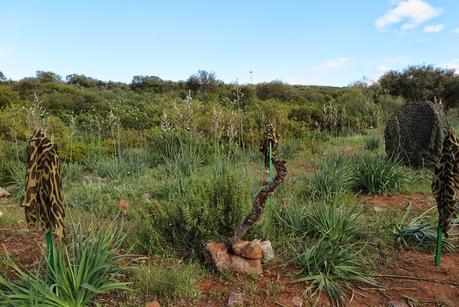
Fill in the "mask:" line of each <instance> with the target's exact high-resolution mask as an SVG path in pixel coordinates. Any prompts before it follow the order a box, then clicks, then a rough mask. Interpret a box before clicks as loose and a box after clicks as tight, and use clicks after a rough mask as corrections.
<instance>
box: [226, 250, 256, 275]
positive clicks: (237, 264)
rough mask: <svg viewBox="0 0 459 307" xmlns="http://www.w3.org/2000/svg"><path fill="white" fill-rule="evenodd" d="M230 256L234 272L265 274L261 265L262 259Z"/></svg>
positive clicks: (231, 269)
mask: <svg viewBox="0 0 459 307" xmlns="http://www.w3.org/2000/svg"><path fill="white" fill-rule="evenodd" d="M229 256H230V261H231V263H230V265H229V270H230V271H233V272H238V273H243V274H249V275H250V274H256V275H261V274H263V268H262V267H261V260H260V259H246V258H243V257H240V256H237V255H229Z"/></svg>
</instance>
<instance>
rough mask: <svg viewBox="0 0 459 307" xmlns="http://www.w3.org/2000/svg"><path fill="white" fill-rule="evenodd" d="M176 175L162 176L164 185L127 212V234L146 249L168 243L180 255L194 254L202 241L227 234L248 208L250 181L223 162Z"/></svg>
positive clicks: (218, 239)
mask: <svg viewBox="0 0 459 307" xmlns="http://www.w3.org/2000/svg"><path fill="white" fill-rule="evenodd" d="M178 175H179V176H178V177H175V175H173V176H172V177H166V178H164V180H165V182H164V186H162V187H159V189H157V190H156V191H153V196H154V197H155V198H156V199H157V200H155V201H151V202H150V203H149V204H148V205H146V208H145V210H144V209H140V212H133V213H132V214H133V218H134V220H135V226H134V228H135V229H134V231H135V235H134V236H135V237H133V238H132V239H133V240H136V241H137V244H138V247H139V248H140V249H141V250H143V251H145V252H149V253H151V252H165V251H166V250H167V249H169V248H172V249H173V250H174V251H175V252H178V253H180V254H181V255H184V256H200V254H201V252H202V244H203V243H205V242H209V241H216V242H222V241H223V242H224V241H226V240H227V239H228V238H230V237H231V236H232V234H233V231H234V230H235V228H236V226H237V224H238V223H239V222H240V221H241V220H242V218H243V216H244V215H245V214H246V213H247V211H248V208H249V207H250V204H251V195H252V193H251V189H250V187H251V185H250V183H249V182H248V179H247V177H246V176H245V175H244V174H243V173H241V172H239V171H235V170H232V169H231V168H229V166H228V165H227V164H226V163H224V162H223V163H222V164H221V165H216V166H215V167H213V168H211V169H209V168H207V169H205V170H202V171H199V172H195V173H193V174H192V175H191V176H188V177H184V176H183V175H181V174H178ZM174 177H175V178H174Z"/></svg>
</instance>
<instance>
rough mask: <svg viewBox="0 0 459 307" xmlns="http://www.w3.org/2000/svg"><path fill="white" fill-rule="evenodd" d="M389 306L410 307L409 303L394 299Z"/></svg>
mask: <svg viewBox="0 0 459 307" xmlns="http://www.w3.org/2000/svg"><path fill="white" fill-rule="evenodd" d="M388 306H389V307H409V305H408V304H407V303H405V302H402V301H397V300H392V301H390V302H389V305H388Z"/></svg>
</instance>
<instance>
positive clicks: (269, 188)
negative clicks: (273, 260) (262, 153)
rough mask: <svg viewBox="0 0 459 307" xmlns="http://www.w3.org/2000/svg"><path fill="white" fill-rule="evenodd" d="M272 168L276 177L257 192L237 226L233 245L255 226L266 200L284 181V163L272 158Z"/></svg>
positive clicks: (285, 174) (285, 170) (285, 173)
mask: <svg viewBox="0 0 459 307" xmlns="http://www.w3.org/2000/svg"><path fill="white" fill-rule="evenodd" d="M272 162H273V165H274V168H275V169H276V177H275V178H274V180H273V181H271V182H267V183H265V184H264V185H263V188H262V189H261V190H260V192H258V194H257V197H255V200H254V202H253V205H252V211H250V213H249V214H248V215H247V216H246V217H245V218H244V219H243V220H242V221H241V223H240V224H239V226H238V227H237V228H236V231H235V233H234V237H233V242H232V243H233V244H235V243H237V242H239V241H241V240H242V238H243V237H244V235H245V234H246V233H247V231H248V230H249V228H250V227H252V225H253V224H255V223H256V222H257V221H258V220H259V219H260V217H261V214H262V213H263V211H264V209H265V205H266V200H267V199H268V197H270V196H271V195H272V194H273V193H274V190H275V189H276V188H277V187H278V186H279V185H280V184H281V183H282V182H283V181H284V179H285V177H286V176H287V168H286V167H285V161H282V160H280V159H278V158H276V157H272Z"/></svg>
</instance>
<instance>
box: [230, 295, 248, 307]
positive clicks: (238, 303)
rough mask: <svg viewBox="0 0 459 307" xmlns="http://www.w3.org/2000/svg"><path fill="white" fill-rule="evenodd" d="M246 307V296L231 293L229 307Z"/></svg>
mask: <svg viewBox="0 0 459 307" xmlns="http://www.w3.org/2000/svg"><path fill="white" fill-rule="evenodd" d="M242 306H244V294H242V293H239V292H231V293H230V295H229V297H228V307H242Z"/></svg>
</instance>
